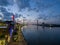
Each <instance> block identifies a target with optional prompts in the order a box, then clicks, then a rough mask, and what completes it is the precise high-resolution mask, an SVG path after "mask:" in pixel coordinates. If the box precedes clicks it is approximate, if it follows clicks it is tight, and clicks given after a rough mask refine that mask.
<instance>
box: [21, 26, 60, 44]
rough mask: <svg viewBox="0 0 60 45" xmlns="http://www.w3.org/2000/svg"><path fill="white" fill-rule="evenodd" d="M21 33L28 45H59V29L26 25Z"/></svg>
mask: <svg viewBox="0 0 60 45" xmlns="http://www.w3.org/2000/svg"><path fill="white" fill-rule="evenodd" d="M22 32H23V35H24V37H25V39H26V41H27V43H28V45H60V27H42V26H35V25H28V26H24V27H23V28H22Z"/></svg>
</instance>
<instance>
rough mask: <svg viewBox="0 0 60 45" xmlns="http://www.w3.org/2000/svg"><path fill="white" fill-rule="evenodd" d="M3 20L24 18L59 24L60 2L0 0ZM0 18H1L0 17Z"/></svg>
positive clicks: (50, 0) (0, 11)
mask: <svg viewBox="0 0 60 45" xmlns="http://www.w3.org/2000/svg"><path fill="white" fill-rule="evenodd" d="M0 14H2V15H3V17H4V20H11V16H12V15H15V20H17V19H19V20H20V19H22V18H25V19H26V20H37V19H38V20H40V21H45V22H48V23H59V24H60V0H0ZM0 17H1V16H0Z"/></svg>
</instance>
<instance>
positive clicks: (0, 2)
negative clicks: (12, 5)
mask: <svg viewBox="0 0 60 45" xmlns="http://www.w3.org/2000/svg"><path fill="white" fill-rule="evenodd" d="M8 4H9V3H8V0H0V5H1V6H6V5H8Z"/></svg>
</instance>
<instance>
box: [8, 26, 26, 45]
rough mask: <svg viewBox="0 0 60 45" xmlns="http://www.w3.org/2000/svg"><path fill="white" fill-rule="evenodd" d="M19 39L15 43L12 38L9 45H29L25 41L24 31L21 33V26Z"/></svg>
mask: <svg viewBox="0 0 60 45" xmlns="http://www.w3.org/2000/svg"><path fill="white" fill-rule="evenodd" d="M18 28H19V29H18V31H17V32H18V39H17V41H16V42H13V41H12V38H11V41H10V43H9V44H8V45H27V42H26V41H25V40H24V37H23V34H22V31H21V26H18Z"/></svg>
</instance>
